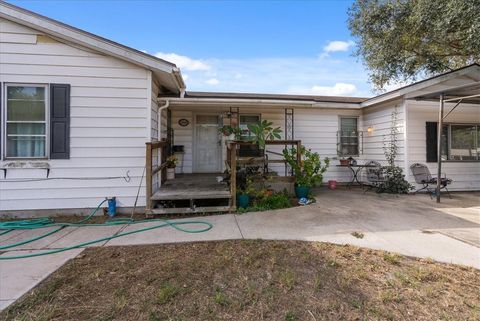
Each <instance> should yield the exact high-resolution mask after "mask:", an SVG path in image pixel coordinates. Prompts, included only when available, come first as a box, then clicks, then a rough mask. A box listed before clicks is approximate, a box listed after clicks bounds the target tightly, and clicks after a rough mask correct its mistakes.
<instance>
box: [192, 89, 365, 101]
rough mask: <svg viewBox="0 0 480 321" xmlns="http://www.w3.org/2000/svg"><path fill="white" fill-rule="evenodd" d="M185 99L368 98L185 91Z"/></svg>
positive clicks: (343, 99)
mask: <svg viewBox="0 0 480 321" xmlns="http://www.w3.org/2000/svg"><path fill="white" fill-rule="evenodd" d="M185 98H231V99H261V100H295V101H297V100H298V101H313V102H336V103H361V102H363V101H365V100H367V99H368V98H364V97H347V96H316V95H288V94H264V93H229V92H201V91H187V92H186V93H185Z"/></svg>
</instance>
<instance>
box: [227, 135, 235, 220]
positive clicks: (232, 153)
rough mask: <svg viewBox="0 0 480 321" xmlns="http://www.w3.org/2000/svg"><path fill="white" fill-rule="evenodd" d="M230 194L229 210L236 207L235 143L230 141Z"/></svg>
mask: <svg viewBox="0 0 480 321" xmlns="http://www.w3.org/2000/svg"><path fill="white" fill-rule="evenodd" d="M227 152H230V194H231V195H230V196H231V197H232V200H231V206H230V211H232V210H233V209H236V208H237V143H235V142H232V143H230V150H228V148H227Z"/></svg>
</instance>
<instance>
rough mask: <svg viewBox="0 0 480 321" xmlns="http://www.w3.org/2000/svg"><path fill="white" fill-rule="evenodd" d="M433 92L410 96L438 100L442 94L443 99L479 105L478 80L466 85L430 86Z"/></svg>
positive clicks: (479, 84)
mask: <svg viewBox="0 0 480 321" xmlns="http://www.w3.org/2000/svg"><path fill="white" fill-rule="evenodd" d="M432 89H433V92H428V93H425V91H423V92H421V93H419V94H418V96H414V97H411V98H412V99H415V100H424V101H438V100H439V99H440V95H442V94H443V95H444V101H446V102H448V101H459V100H462V103H465V104H479V105H480V81H476V82H473V83H470V84H467V85H460V86H456V87H450V88H442V89H440V90H439V88H430V90H432Z"/></svg>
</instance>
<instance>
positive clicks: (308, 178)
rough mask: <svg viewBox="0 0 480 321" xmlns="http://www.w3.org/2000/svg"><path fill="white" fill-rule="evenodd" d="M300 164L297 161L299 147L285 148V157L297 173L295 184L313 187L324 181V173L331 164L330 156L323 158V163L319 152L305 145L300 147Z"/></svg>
mask: <svg viewBox="0 0 480 321" xmlns="http://www.w3.org/2000/svg"><path fill="white" fill-rule="evenodd" d="M300 156H301V161H300V164H299V163H298V162H297V149H296V148H295V147H292V148H285V149H284V150H283V157H284V158H285V160H286V161H287V163H288V165H289V166H290V167H291V168H292V170H293V174H294V175H295V185H296V186H303V187H313V186H315V185H316V184H319V183H321V182H322V181H323V174H324V173H325V172H326V171H327V169H328V167H329V166H330V159H329V158H328V157H326V158H324V159H323V163H322V161H321V159H320V155H319V154H318V153H315V152H312V151H311V150H310V149H307V148H305V146H301V147H300Z"/></svg>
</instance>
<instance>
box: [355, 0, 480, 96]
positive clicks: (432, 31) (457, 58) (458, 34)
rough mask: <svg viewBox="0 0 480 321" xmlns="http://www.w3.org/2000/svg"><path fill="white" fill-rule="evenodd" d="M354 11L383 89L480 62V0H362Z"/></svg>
mask: <svg viewBox="0 0 480 321" xmlns="http://www.w3.org/2000/svg"><path fill="white" fill-rule="evenodd" d="M348 14H349V19H348V24H349V28H350V31H351V33H352V35H353V36H354V37H355V38H356V43H357V50H356V52H355V55H356V56H357V57H361V58H362V59H363V61H364V63H365V65H366V66H367V68H368V69H369V70H370V79H371V81H372V83H373V85H374V86H375V88H377V89H380V90H381V89H383V88H385V86H386V85H388V84H391V83H395V82H409V81H414V80H415V79H417V78H418V77H419V76H433V75H436V74H439V73H443V72H446V71H450V70H453V69H457V68H460V67H463V66H466V65H469V64H472V63H474V62H477V63H479V62H480V0H356V1H355V3H354V4H353V5H352V7H351V8H350V9H349V11H348Z"/></svg>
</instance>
